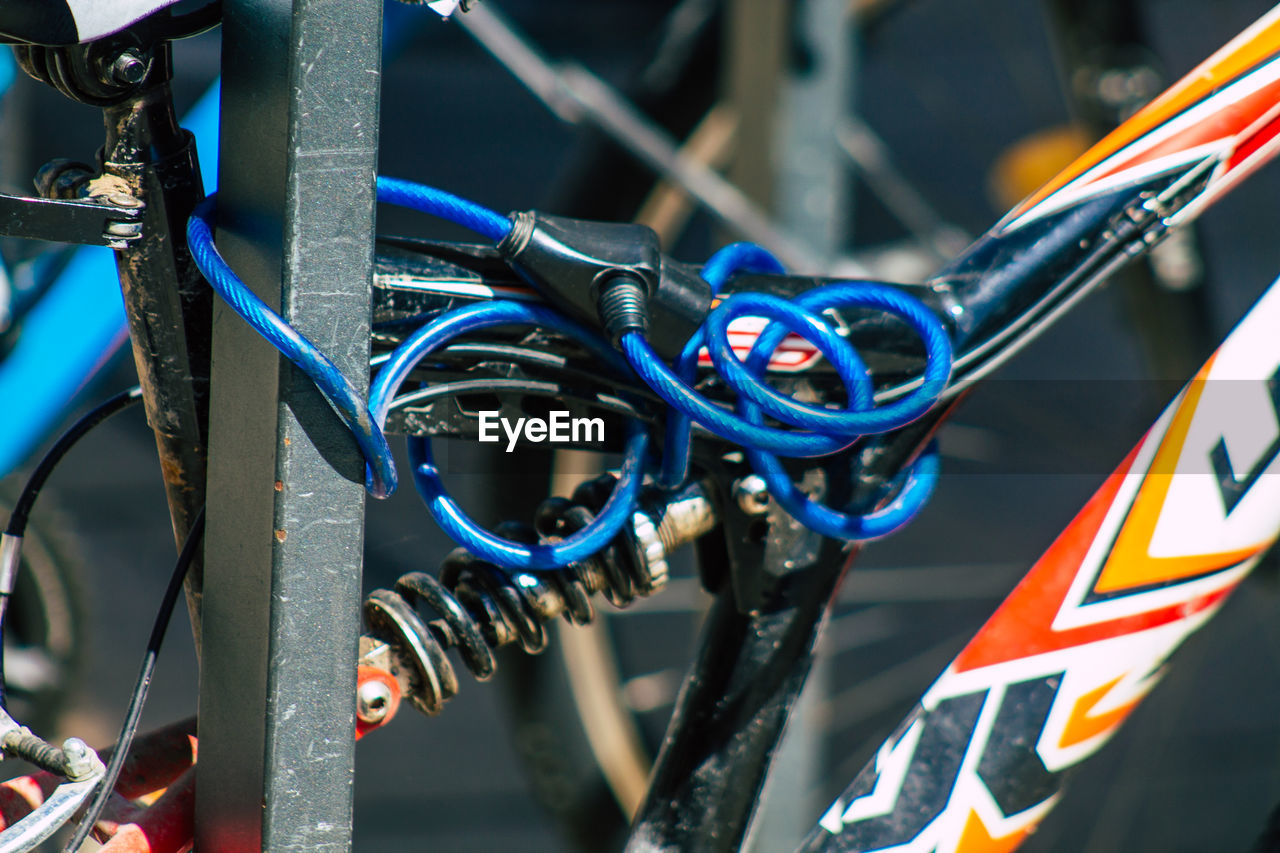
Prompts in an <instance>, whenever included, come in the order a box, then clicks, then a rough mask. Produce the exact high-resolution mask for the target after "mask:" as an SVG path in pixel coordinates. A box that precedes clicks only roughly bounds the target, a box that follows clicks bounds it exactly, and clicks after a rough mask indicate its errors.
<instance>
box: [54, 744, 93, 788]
mask: <svg viewBox="0 0 1280 853" xmlns="http://www.w3.org/2000/svg"><path fill="white" fill-rule="evenodd" d="M62 754H63V755H65V756H66V758H67V778H69V779H71V780H72V781H78V780H80V779H84V778H87V777H88V776H90V775H91V774H92V773H93V769H94V758H95V755H94V752H93V750H91V749H89V746H88V744H86V743H85V742H84V741H82V740H80V738H78V737H69V738H67V739H66V740H64V741H63V742H62Z"/></svg>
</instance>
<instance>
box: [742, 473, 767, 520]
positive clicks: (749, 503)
mask: <svg viewBox="0 0 1280 853" xmlns="http://www.w3.org/2000/svg"><path fill="white" fill-rule="evenodd" d="M733 496H734V498H736V499H737V501H738V507H739V508H740V509H741V510H742V511H743V512H744V513H746V514H747V515H763V514H764V513H765V512H766V511H767V510H768V509H769V500H770V499H769V486H768V484H766V483H765V481H764V478H763V477H760V476H758V475H756V474H748V475H747V476H745V477H743V478H742V479H741V480H739V481H738V482H736V483H734V484H733Z"/></svg>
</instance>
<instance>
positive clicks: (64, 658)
mask: <svg viewBox="0 0 1280 853" xmlns="http://www.w3.org/2000/svg"><path fill="white" fill-rule="evenodd" d="M16 492H17V489H16V488H14V487H13V486H10V485H6V486H3V487H0V516H3V517H8V514H9V510H10V508H11V507H12V505H13V501H14V500H15V499H16ZM51 498H52V496H51V495H43V496H42V500H41V506H40V507H39V508H38V509H37V510H36V512H35V513H34V514H33V515H32V517H31V520H30V523H29V524H28V526H27V532H26V535H25V536H24V538H23V547H22V563H21V568H20V571H19V574H18V582H17V586H16V588H15V589H14V593H13V597H12V599H11V601H10V604H9V609H8V612H7V613H6V616H5V632H4V664H5V686H6V689H7V691H8V702H9V712H10V714H12V715H13V717H14V718H15V719H16V720H18V721H19V722H21V723H22V724H23V725H26V726H29V727H31V728H32V729H33V730H34V731H37V732H43V733H47V732H51V731H53V730H54V729H55V728H56V725H57V721H58V717H59V715H60V714H61V712H62V711H63V710H64V709H65V707H66V704H67V700H68V699H69V698H70V696H71V693H72V688H73V685H74V684H75V680H76V675H77V674H78V673H79V672H80V670H81V667H82V665H83V663H84V638H85V636H86V635H87V627H86V622H85V618H86V614H87V607H86V602H85V588H84V581H83V578H84V574H85V573H84V566H83V562H82V560H81V558H80V556H79V554H78V552H77V548H76V545H75V542H74V540H73V539H72V538H71V536H70V534H68V533H67V530H68V529H69V528H68V525H66V524H65V523H63V520H62V518H61V516H60V514H59V513H58V512H57V510H56V508H54V507H53V506H52V504H51Z"/></svg>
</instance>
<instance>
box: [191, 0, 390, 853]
mask: <svg viewBox="0 0 1280 853" xmlns="http://www.w3.org/2000/svg"><path fill="white" fill-rule="evenodd" d="M380 32H381V2H380V0H346V2H342V3H333V2H321V0H294V2H292V3H290V2H289V0H226V2H225V4H224V23H223V84H222V131H221V161H220V169H219V201H218V224H219V230H218V236H217V240H218V245H219V247H220V248H221V250H222V252H223V253H224V255H225V256H226V258H227V260H228V261H229V262H230V264H231V266H232V268H234V269H235V270H236V271H237V272H238V273H239V274H240V275H241V276H242V277H243V278H244V279H245V281H246V282H248V283H249V285H250V286H251V287H252V288H254V290H255V291H256V292H257V293H258V294H259V295H260V296H262V297H263V298H264V299H265V300H266V301H267V302H268V303H272V304H274V305H276V306H279V307H280V310H281V313H282V314H283V315H284V317H285V318H286V319H288V320H289V321H290V322H291V323H293V324H294V325H295V326H296V327H297V328H299V329H300V330H301V331H302V332H303V334H305V335H307V336H308V337H309V338H310V339H311V340H312V341H314V342H315V343H317V344H318V345H319V346H320V347H321V348H322V349H323V350H324V351H325V352H326V353H327V354H328V355H329V356H330V357H331V358H332V359H333V360H334V361H335V362H336V363H337V365H338V366H339V367H340V368H341V369H342V370H343V371H344V372H346V374H347V375H348V376H350V377H351V378H352V380H353V381H355V382H356V383H357V385H364V384H365V383H366V378H367V372H368V357H369V305H370V286H371V275H372V260H373V243H372V232H373V205H374V165H375V160H376V151H377V128H378V93H379V80H380V77H379V75H380V70H379V53H380ZM213 362H214V366H213V375H212V393H211V416H210V446H209V451H210V455H209V488H208V528H207V535H206V549H205V554H206V581H205V583H206V586H205V599H204V617H205V626H206V630H205V639H204V656H203V660H202V664H201V679H200V681H201V684H200V764H199V779H198V783H199V784H198V786H197V792H198V793H197V801H196V848H197V849H200V850H218V851H242V850H259V849H261V850H271V851H280V850H297V851H304V850H305V851H338V850H348V849H349V848H350V844H351V810H352V790H351V786H352V780H353V775H354V744H353V734H354V716H355V666H356V664H355V661H356V646H357V636H358V633H359V620H358V613H359V596H360V569H361V548H362V539H363V522H364V517H363V516H364V503H363V500H364V493H363V489H362V485H361V484H362V483H363V480H364V465H363V462H362V461H361V458H360V455H359V453H358V451H357V450H356V447H355V444H354V442H353V441H352V440H351V439H350V436H349V435H348V434H347V433H346V431H345V429H344V428H343V426H342V425H341V423H340V422H339V421H338V419H337V417H336V416H335V415H334V414H333V412H332V410H331V409H330V408H329V407H328V405H327V404H326V403H325V402H324V400H323V399H322V398H321V397H320V396H319V394H318V393H317V392H316V390H315V389H314V387H313V386H312V385H311V383H310V382H309V381H308V380H307V379H306V378H305V377H304V376H302V374H301V373H299V372H298V371H297V370H295V369H294V368H293V367H292V365H290V364H288V363H287V362H284V361H283V359H281V358H280V357H279V356H278V355H277V354H276V352H275V350H273V349H272V348H271V347H270V346H268V345H267V344H266V343H265V342H264V341H262V340H261V339H259V338H258V337H257V335H255V334H254V333H253V332H252V331H250V330H249V329H248V328H247V327H246V326H245V324H244V323H242V322H241V321H240V320H239V319H238V318H237V317H236V316H235V315H234V314H232V312H231V311H230V310H229V309H228V308H226V306H224V305H221V304H219V305H217V307H216V308H215V316H214V334H213Z"/></svg>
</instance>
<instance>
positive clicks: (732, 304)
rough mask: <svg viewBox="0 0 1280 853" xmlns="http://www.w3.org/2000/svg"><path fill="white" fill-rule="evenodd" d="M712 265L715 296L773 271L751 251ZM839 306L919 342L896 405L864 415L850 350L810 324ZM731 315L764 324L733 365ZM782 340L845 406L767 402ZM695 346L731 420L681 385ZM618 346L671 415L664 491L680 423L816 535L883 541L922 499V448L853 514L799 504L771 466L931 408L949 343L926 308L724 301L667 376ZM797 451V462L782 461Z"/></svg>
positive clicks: (679, 447) (877, 298)
mask: <svg viewBox="0 0 1280 853" xmlns="http://www.w3.org/2000/svg"><path fill="white" fill-rule="evenodd" d="M713 260H715V261H716V263H715V264H714V265H712V263H711V262H708V265H707V267H708V268H709V269H710V275H711V276H712V277H713V279H714V281H715V283H714V285H713V289H714V290H715V291H718V290H719V287H720V285H721V284H722V283H723V280H724V278H727V276H728V275H730V274H732V273H733V272H737V271H739V270H742V269H753V268H755V269H760V268H763V269H764V270H769V267H771V266H774V265H775V264H776V261H774V260H773V258H772V257H771V256H769V255H768V254H767V253H764V252H763V250H759V252H757V253H752V252H748V251H747V250H745V249H744V248H742V247H735V248H734V251H733V253H732V254H731V255H730V256H727V257H726V258H724V259H718V258H713ZM839 307H868V308H878V309H880V310H883V311H887V312H889V313H892V314H895V315H896V316H898V317H899V318H901V319H903V320H904V321H905V322H907V323H908V325H910V326H911V327H912V328H913V329H914V330H915V331H916V332H917V333H918V334H919V335H920V336H921V339H922V340H923V342H924V344H925V350H926V353H927V360H926V366H925V372H924V376H923V378H922V381H921V384H920V387H919V388H917V389H916V390H915V391H913V392H912V393H911V394H909V395H907V396H906V397H905V398H903V399H901V400H898V401H896V402H894V403H891V404H889V405H887V406H882V407H879V408H874V407H873V398H872V392H871V384H870V376H869V375H868V373H867V371H866V368H865V367H864V366H863V365H862V362H861V360H860V359H859V358H858V357H857V355H856V353H854V352H853V349H852V347H851V346H850V345H849V344H848V343H847V342H846V341H845V340H844V339H843V338H840V337H839V336H838V335H836V334H835V332H834V330H832V329H831V327H830V326H828V325H827V324H826V322H825V321H823V320H822V318H821V317H820V316H819V313H818V312H821V311H824V310H826V309H828V308H839ZM742 316H757V317H765V318H767V319H769V320H770V321H771V322H770V323H769V325H767V326H766V327H765V329H764V330H763V331H762V332H761V334H760V335H759V337H758V338H757V339H756V341H755V343H754V345H753V346H752V349H751V352H750V353H749V355H748V357H747V360H746V363H743V362H741V361H739V360H738V358H737V356H736V355H735V354H734V352H733V348H732V346H731V345H730V343H729V339H728V327H729V324H730V323H731V322H732V321H733V320H734V319H736V318H737V317H742ZM788 332H795V333H796V334H799V335H800V336H801V337H803V338H805V339H806V340H808V341H809V342H810V343H812V344H813V345H814V346H816V347H817V348H818V349H819V351H821V352H822V353H823V354H824V355H825V356H826V357H827V359H828V360H829V361H830V362H831V363H832V366H833V367H835V369H836V373H837V375H839V376H840V377H841V380H842V381H843V382H844V384H845V387H846V389H847V393H848V395H849V404H848V405H847V406H846V408H845V409H844V410H843V411H833V410H830V409H825V408H819V407H815V406H808V405H805V404H803V403H800V402H799V401H797V400H794V399H792V398H790V397H786V396H784V395H782V394H779V393H778V392H776V391H774V390H773V389H772V388H770V387H769V386H768V385H767V383H766V382H765V381H764V375H765V372H766V370H767V368H768V362H769V358H770V357H771V356H772V353H773V351H774V350H775V349H776V348H777V346H778V345H779V344H780V343H781V342H782V340H783V338H784V337H785V336H786V335H787V333H788ZM704 343H705V344H707V345H708V349H709V350H710V354H711V358H712V362H713V364H714V365H715V367H716V369H717V372H718V373H719V374H720V376H721V378H722V379H723V380H724V381H725V382H726V384H728V385H729V386H730V387H732V388H733V389H734V390H735V391H736V392H737V393H738V404H737V407H736V409H737V412H738V417H736V418H735V417H733V416H732V415H729V414H728V413H727V412H725V411H724V410H723V409H720V408H719V407H716V406H715V405H714V404H711V403H710V402H709V401H707V400H706V399H705V398H704V397H702V396H701V395H700V394H698V393H697V392H696V391H694V389H692V388H691V387H689V382H690V381H692V378H693V368H694V366H695V365H696V358H697V352H698V349H699V348H700V347H701V346H702V345H703V344H704ZM622 348H623V352H624V354H625V355H626V356H627V359H628V361H630V362H631V365H632V368H633V369H634V370H635V371H636V373H637V374H638V375H639V376H640V377H641V378H642V379H644V380H645V382H646V383H648V384H649V385H650V387H651V388H653V390H654V391H655V392H656V393H657V394H658V395H659V396H661V397H662V398H663V399H664V400H665V401H666V402H667V403H668V404H669V405H671V406H672V407H673V408H675V409H677V411H678V412H679V413H680V414H679V415H674V416H673V417H672V419H671V420H670V421H669V423H668V429H667V440H668V447H667V453H666V455H665V457H664V459H663V469H662V476H661V480H660V482H661V483H662V484H663V485H664V486H666V487H671V486H673V485H674V484H676V483H677V482H678V478H680V477H681V476H682V475H683V474H684V473H685V472H686V471H687V466H688V455H689V433H690V428H689V418H692V419H693V420H696V421H698V422H699V423H700V424H701V425H702V426H704V427H706V428H707V429H708V430H710V431H711V432H713V433H715V434H717V435H720V436H721V437H723V438H728V439H729V440H731V441H735V442H737V443H738V444H741V445H742V446H743V447H744V449H745V451H746V455H747V458H748V460H749V461H750V463H751V466H752V468H753V469H754V470H755V471H756V473H757V474H759V475H760V476H761V477H762V478H763V479H764V480H765V483H766V485H767V486H768V489H769V492H770V494H772V495H774V497H775V498H776V499H777V500H778V502H779V505H781V506H782V507H783V509H785V510H786V511H787V512H788V514H790V515H791V516H792V517H793V518H795V519H796V520H797V521H800V522H801V523H802V524H804V525H805V526H806V527H809V528H810V529H812V530H815V531H817V532H819V533H822V534H824V535H826V536H831V537H835V538H842V539H857V540H866V539H874V538H879V537H881V536H885V535H888V534H889V533H891V532H893V531H894V530H896V529H898V528H900V527H901V526H902V525H903V524H905V523H906V522H907V521H909V520H910V519H911V518H912V517H914V515H915V513H916V512H918V511H919V510H920V508H921V507H923V505H924V503H925V502H926V501H927V500H928V498H929V496H930V495H931V494H932V492H933V488H934V486H935V485H936V482H937V475H938V467H939V466H938V459H937V454H936V449H935V448H934V447H933V446H932V445H931V446H930V448H929V450H928V451H926V454H925V455H924V456H923V457H921V458H920V459H918V460H917V461H916V462H915V463H914V464H913V465H912V466H911V467H910V468H909V469H908V470H907V472H906V473H905V476H904V478H903V482H902V486H901V488H900V489H899V491H898V493H897V495H896V496H895V497H894V498H893V499H892V500H891V501H890V503H889V504H888V505H887V506H885V507H883V508H881V509H879V510H876V511H873V512H871V513H867V514H864V515H851V514H848V513H843V512H838V511H836V510H833V509H831V508H829V507H827V506H824V505H822V504H820V503H817V502H815V501H813V500H811V499H810V498H809V497H808V496H807V495H805V494H804V493H803V492H801V491H800V490H799V489H798V488H796V486H795V485H794V484H793V483H792V482H791V480H790V478H789V477H788V476H787V474H786V472H785V470H784V469H783V468H782V465H781V463H780V462H779V461H778V458H777V457H778V455H784V456H811V455H825V453H822V452H814V451H815V450H817V449H822V450H825V448H826V447H827V446H828V445H827V444H824V442H841V441H843V442H844V444H845V445H846V446H847V445H848V444H849V443H851V442H852V441H854V440H856V439H857V438H858V437H859V436H861V435H867V434H874V433H880V432H887V431H889V430H892V429H896V428H898V427H900V426H903V425H905V424H907V423H910V422H911V421H913V420H915V419H916V418H918V417H920V416H921V415H923V414H924V413H925V412H926V411H928V410H929V408H930V407H931V406H932V405H933V403H934V402H935V401H936V400H937V398H938V396H939V395H940V394H941V393H942V390H943V389H944V388H945V387H946V383H947V381H948V379H949V378H950V375H951V363H952V348H951V340H950V338H949V337H948V336H947V333H946V330H945V328H944V327H943V326H942V324H941V322H940V321H938V319H937V318H936V317H935V316H934V315H933V314H932V313H931V312H930V311H929V310H928V308H926V307H925V306H924V305H923V304H922V303H920V302H919V301H918V300H916V299H914V298H913V297H911V296H908V295H907V294H904V293H901V292H900V291H896V290H893V289H891V288H888V287H885V286H882V285H875V284H865V283H863V284H857V283H843V284H831V285H826V286H823V287H818V288H814V289H813V290H810V291H806V292H805V293H803V294H801V295H799V296H797V297H795V298H794V299H791V300H783V299H779V298H778V297H774V296H770V295H768V294H759V293H745V294H738V295H735V296H733V297H731V298H729V299H727V300H725V301H724V302H723V303H721V304H720V305H718V306H717V307H716V308H715V309H714V310H713V311H712V312H711V313H710V314H709V315H708V317H707V320H706V322H705V323H704V324H703V326H702V327H701V328H700V329H699V330H698V332H697V333H696V334H695V335H694V336H693V338H692V339H691V340H690V341H689V343H688V344H687V345H686V346H685V349H684V351H682V352H681V354H680V357H679V358H678V359H677V360H676V370H675V372H673V371H671V370H670V369H669V368H668V367H667V366H666V365H665V364H664V363H662V361H661V359H660V358H659V357H658V356H657V354H656V353H654V352H653V350H652V348H650V347H649V345H648V342H647V341H645V340H644V337H643V335H642V334H641V333H639V332H630V333H628V334H627V335H625V336H624V337H623V340H622ZM762 410H763V411H764V412H767V413H768V414H770V415H772V416H773V417H774V418H775V419H776V420H778V421H781V422H783V423H786V424H789V425H792V426H797V427H801V428H806V429H809V430H811V431H810V432H796V431H789V430H776V429H772V428H770V427H767V426H765V425H764V418H763V415H762ZM760 439H764V440H760ZM797 444H798V445H799V451H800V452H794V451H795V450H796V449H797ZM826 452H833V451H826Z"/></svg>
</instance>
